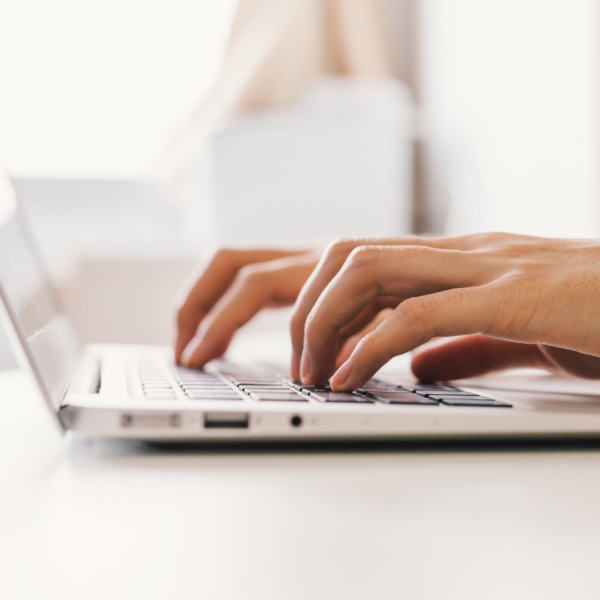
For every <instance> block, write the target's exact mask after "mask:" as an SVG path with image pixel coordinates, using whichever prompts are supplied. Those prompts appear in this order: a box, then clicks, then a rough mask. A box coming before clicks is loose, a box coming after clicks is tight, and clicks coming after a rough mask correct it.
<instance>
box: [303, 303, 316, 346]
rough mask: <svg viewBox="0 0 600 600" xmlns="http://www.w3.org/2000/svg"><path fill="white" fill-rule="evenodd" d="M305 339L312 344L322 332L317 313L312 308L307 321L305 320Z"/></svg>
mask: <svg viewBox="0 0 600 600" xmlns="http://www.w3.org/2000/svg"><path fill="white" fill-rule="evenodd" d="M303 334H304V339H305V340H306V343H307V344H309V345H310V344H311V343H312V342H313V341H315V339H316V338H317V337H319V334H320V328H319V326H318V324H317V315H316V312H315V310H311V311H310V313H309V314H308V316H307V317H306V321H305V322H304V328H303Z"/></svg>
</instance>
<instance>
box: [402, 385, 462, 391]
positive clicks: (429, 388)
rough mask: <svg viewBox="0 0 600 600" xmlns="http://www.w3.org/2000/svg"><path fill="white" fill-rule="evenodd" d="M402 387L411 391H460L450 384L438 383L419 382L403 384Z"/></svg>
mask: <svg viewBox="0 0 600 600" xmlns="http://www.w3.org/2000/svg"><path fill="white" fill-rule="evenodd" d="M400 387H401V388H402V389H405V390H408V391H409V392H427V391H431V392H440V393H441V392H445V391H450V392H453V391H459V390H457V389H456V388H455V387H451V386H449V385H438V384H437V383H417V384H415V385H401V386H400Z"/></svg>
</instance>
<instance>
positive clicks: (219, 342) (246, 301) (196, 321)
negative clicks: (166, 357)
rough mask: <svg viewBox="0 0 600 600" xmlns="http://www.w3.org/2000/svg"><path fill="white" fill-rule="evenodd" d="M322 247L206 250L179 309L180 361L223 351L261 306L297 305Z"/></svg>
mask: <svg viewBox="0 0 600 600" xmlns="http://www.w3.org/2000/svg"><path fill="white" fill-rule="evenodd" d="M321 251H322V246H321V247H319V248H315V249H308V250H272V249H265V250H243V249H226V248H222V249H218V250H211V251H209V252H207V254H206V256H205V257H204V258H203V259H202V260H201V261H200V265H199V267H198V270H197V272H196V273H195V274H194V275H193V277H192V279H191V283H190V285H189V286H188V287H187V288H186V290H185V292H184V298H185V299H184V300H183V301H182V302H181V304H180V308H179V310H178V311H177V339H176V342H175V359H176V360H177V362H179V363H182V364H185V365H188V366H191V367H201V366H202V365H204V364H205V363H207V362H208V361H209V360H211V359H213V358H217V357H218V356H221V355H222V354H223V353H224V352H225V351H226V350H227V347H228V346H229V344H230V342H231V340H232V338H233V335H234V333H235V332H236V330H237V329H238V328H239V327H241V326H242V325H244V324H245V323H247V322H248V321H249V320H250V319H251V318H252V317H253V316H254V315H255V314H256V313H257V312H258V311H260V310H261V309H262V308H265V307H274V306H285V305H291V304H293V303H294V301H295V300H296V298H297V296H298V294H299V292H300V290H301V289H302V286H303V285H304V283H305V282H306V280H307V279H308V277H309V275H310V274H311V272H312V271H313V269H314V268H315V266H316V264H317V262H318V260H319V257H320V255H321Z"/></svg>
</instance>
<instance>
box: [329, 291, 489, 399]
mask: <svg viewBox="0 0 600 600" xmlns="http://www.w3.org/2000/svg"><path fill="white" fill-rule="evenodd" d="M497 297H498V295H497V294H494V293H493V288H492V286H480V287H476V288H460V289H453V290H445V291H443V292H438V293H435V294H430V295H428V296H421V297H416V298H409V299H408V300H405V301H404V302H402V303H401V304H400V305H399V306H398V308H396V309H395V310H394V311H393V312H392V313H391V314H390V315H389V316H388V317H387V318H386V319H385V321H383V323H381V324H380V325H379V327H377V329H375V331H373V332H372V333H370V334H369V335H367V336H365V337H364V338H363V339H362V340H361V342H360V343H359V344H358V346H357V347H356V349H355V350H354V352H353V353H352V356H351V357H350V358H349V359H348V360H347V361H346V362H345V363H344V364H343V365H342V367H341V368H340V369H339V370H338V371H337V372H336V373H335V375H334V376H333V379H332V380H331V386H332V388H333V389H334V390H336V391H346V390H352V389H356V388H358V387H360V386H361V385H362V384H363V383H365V381H367V380H368V379H370V378H371V377H372V376H373V375H374V374H375V373H376V372H377V371H378V370H379V369H380V368H381V367H382V366H383V365H384V364H385V363H386V362H387V361H388V360H390V358H392V357H393V356H397V355H399V354H404V353H405V352H409V351H410V350H413V349H414V348H416V347H417V346H421V345H422V344H424V343H425V342H427V341H429V340H431V339H433V338H434V337H450V336H456V335H465V334H473V333H482V332H485V331H487V330H488V329H489V327H490V326H491V324H492V318H493V317H492V316H491V315H493V314H494V312H495V310H496V309H497V306H496V303H497V301H498V300H497Z"/></svg>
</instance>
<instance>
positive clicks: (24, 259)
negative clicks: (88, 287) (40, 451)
mask: <svg viewBox="0 0 600 600" xmlns="http://www.w3.org/2000/svg"><path fill="white" fill-rule="evenodd" d="M0 292H1V295H2V300H3V301H4V305H5V307H6V312H7V313H8V316H9V317H10V321H11V323H12V326H13V329H14V332H15V333H16V334H17V337H18V339H19V342H20V345H21V347H22V350H23V351H24V354H25V357H26V358H27V361H28V363H29V365H30V367H31V369H32V371H33V373H34V375H35V377H36V379H37V382H38V385H39V387H40V389H41V391H42V393H43V395H44V396H45V398H46V401H47V402H48V404H49V405H50V408H51V409H52V410H53V412H57V411H58V409H59V408H60V401H61V398H62V395H63V393H64V390H65V389H66V386H67V384H68V382H69V379H70V377H71V375H72V372H73V369H74V367H75V364H76V361H77V358H78V356H79V342H78V340H77V336H76V334H75V331H74V327H73V325H72V323H71V321H70V319H69V318H68V316H67V315H66V313H65V312H64V310H63V309H62V306H61V303H60V301H59V298H58V295H57V293H56V290H55V288H54V286H53V285H52V283H51V281H50V277H49V275H48V272H47V269H46V267H45V265H44V263H43V261H42V259H41V256H40V255H39V253H38V251H37V247H36V246H35V244H34V242H33V240H32V238H31V235H30V233H29V230H28V227H27V223H26V222H25V219H24V216H23V214H22V211H21V209H20V208H19V206H18V203H17V200H16V197H15V193H14V190H13V188H12V186H11V184H10V182H9V181H8V180H7V179H6V177H5V176H4V175H3V174H1V173H0Z"/></svg>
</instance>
